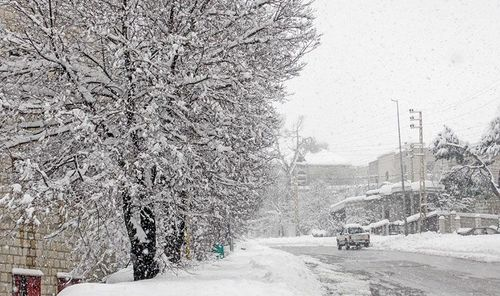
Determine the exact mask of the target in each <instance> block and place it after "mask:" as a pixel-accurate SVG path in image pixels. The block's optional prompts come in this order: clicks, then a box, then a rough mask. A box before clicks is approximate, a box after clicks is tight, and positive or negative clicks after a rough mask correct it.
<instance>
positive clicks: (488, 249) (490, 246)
mask: <svg viewBox="0 0 500 296" xmlns="http://www.w3.org/2000/svg"><path fill="white" fill-rule="evenodd" d="M372 247H373V248H374V249H381V250H394V251H404V252H414V253H423V254H429V255H439V256H448V257H455V258H463V259H470V260H475V261H483V262H500V235H494V234H493V235H469V236H462V235H457V234H452V233H447V234H439V233H435V232H426V233H422V234H410V235H408V236H407V237H405V236H404V235H396V236H377V235H374V236H372Z"/></svg>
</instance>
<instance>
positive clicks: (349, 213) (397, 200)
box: [330, 180, 444, 232]
mask: <svg viewBox="0 0 500 296" xmlns="http://www.w3.org/2000/svg"><path fill="white" fill-rule="evenodd" d="M425 183H426V192H427V200H428V212H432V211H434V210H436V209H437V207H436V206H435V205H436V204H437V200H438V197H439V194H440V193H442V192H443V190H444V188H443V186H442V185H440V184H438V183H435V182H432V181H429V180H427V181H426V182H425ZM419 205H420V182H413V183H410V182H406V183H405V195H404V198H403V190H402V186H401V184H400V183H394V184H393V183H389V182H386V183H384V184H383V185H382V186H381V187H380V188H377V189H372V190H369V191H367V192H366V193H365V194H364V195H360V196H353V197H349V198H346V199H344V200H342V201H339V202H337V203H335V204H333V205H331V207H330V211H331V215H332V218H333V219H334V220H336V221H338V222H339V223H340V224H344V223H360V224H362V225H371V224H374V223H379V222H380V221H397V223H402V221H403V220H404V219H405V217H411V216H413V215H417V216H418V215H419V213H420V207H419ZM411 231H412V232H416V231H417V227H416V224H415V225H413V229H412V230H411Z"/></svg>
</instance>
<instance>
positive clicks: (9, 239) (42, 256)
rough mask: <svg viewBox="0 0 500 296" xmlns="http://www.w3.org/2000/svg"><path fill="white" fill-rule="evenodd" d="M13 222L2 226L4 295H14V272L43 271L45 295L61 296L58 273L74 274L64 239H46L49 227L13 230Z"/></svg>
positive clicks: (1, 293)
mask: <svg viewBox="0 0 500 296" xmlns="http://www.w3.org/2000/svg"><path fill="white" fill-rule="evenodd" d="M12 226H13V224H12V223H5V222H4V223H2V224H0V234H1V237H0V263H1V264H0V296H7V295H12V288H13V285H12V269H13V268H25V269H36V270H41V271H42V272H43V274H44V275H43V277H42V286H41V291H42V295H43V296H49V295H56V294H57V273H58V272H65V273H68V272H71V271H72V269H73V267H74V262H75V261H74V260H73V259H72V257H71V254H70V247H69V246H68V245H67V244H66V243H65V242H63V241H62V239H51V240H47V239H44V238H43V236H44V235H46V234H47V233H48V231H49V227H36V226H34V225H24V226H23V227H21V228H20V229H19V230H12V229H13V227H12Z"/></svg>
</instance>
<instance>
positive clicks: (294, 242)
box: [255, 235, 337, 247]
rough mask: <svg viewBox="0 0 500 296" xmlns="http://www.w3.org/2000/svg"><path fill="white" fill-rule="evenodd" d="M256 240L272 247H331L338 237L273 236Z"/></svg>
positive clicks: (335, 244) (335, 243)
mask: <svg viewBox="0 0 500 296" xmlns="http://www.w3.org/2000/svg"><path fill="white" fill-rule="evenodd" d="M255 241H256V242H258V243H259V244H262V245H266V246H270V247H285V246H294V247H313V246H316V247H319V246H321V247H329V246H337V239H336V238H335V237H313V236H312V235H303V236H295V237H294V236H292V237H272V238H258V239H255Z"/></svg>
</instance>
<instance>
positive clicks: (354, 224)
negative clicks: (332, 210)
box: [344, 223, 361, 228]
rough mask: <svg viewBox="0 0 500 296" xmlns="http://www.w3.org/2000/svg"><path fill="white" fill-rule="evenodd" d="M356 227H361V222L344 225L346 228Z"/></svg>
mask: <svg viewBox="0 0 500 296" xmlns="http://www.w3.org/2000/svg"><path fill="white" fill-rule="evenodd" d="M354 227H361V224H358V223H349V224H346V225H344V228H354Z"/></svg>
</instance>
